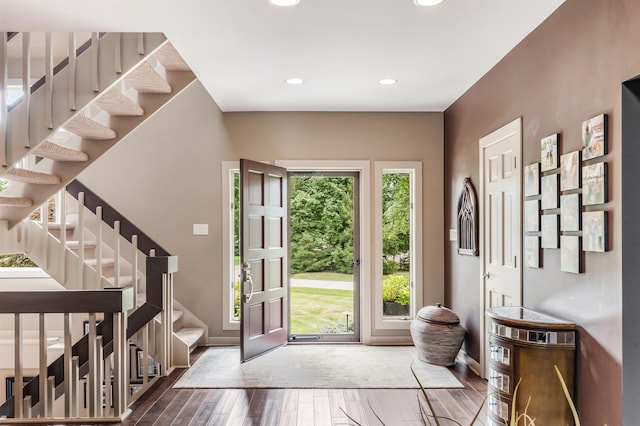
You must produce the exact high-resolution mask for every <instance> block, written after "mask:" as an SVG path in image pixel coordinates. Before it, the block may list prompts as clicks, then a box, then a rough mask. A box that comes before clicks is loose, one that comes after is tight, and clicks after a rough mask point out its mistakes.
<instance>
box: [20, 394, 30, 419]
mask: <svg viewBox="0 0 640 426" xmlns="http://www.w3.org/2000/svg"><path fill="white" fill-rule="evenodd" d="M22 414H23V417H24V418H27V419H30V418H32V417H33V415H32V414H31V395H27V396H25V397H24V399H23V400H22Z"/></svg>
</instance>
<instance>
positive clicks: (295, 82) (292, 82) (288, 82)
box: [284, 78, 304, 86]
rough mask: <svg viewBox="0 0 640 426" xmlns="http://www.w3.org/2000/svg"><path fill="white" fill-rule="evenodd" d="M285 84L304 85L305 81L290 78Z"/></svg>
mask: <svg viewBox="0 0 640 426" xmlns="http://www.w3.org/2000/svg"><path fill="white" fill-rule="evenodd" d="M284 82H285V83H287V84H291V85H294V86H295V85H298V84H302V83H304V80H303V79H301V78H288V79H286V80H285V81H284Z"/></svg>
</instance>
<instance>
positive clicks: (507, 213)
mask: <svg viewBox="0 0 640 426" xmlns="http://www.w3.org/2000/svg"><path fill="white" fill-rule="evenodd" d="M521 141H522V130H521V120H520V119H518V120H515V121H514V122H512V123H510V124H508V125H506V126H504V127H503V128H501V129H499V130H497V131H495V132H494V133H492V134H490V135H488V136H486V137H484V138H482V139H481V140H480V161H481V170H482V173H483V176H481V179H482V184H481V187H482V191H481V197H483V198H482V199H483V201H484V202H483V203H482V206H481V208H482V209H483V212H482V217H483V224H482V225H481V226H482V227H483V242H482V246H481V247H483V249H484V250H483V251H484V253H483V254H482V256H483V260H482V272H483V290H482V291H483V297H482V304H483V305H482V306H481V308H482V312H483V313H484V311H485V310H486V309H488V308H491V307H496V306H511V305H514V304H516V305H521V304H522V270H521V265H520V264H521V261H520V257H521V253H522V248H521V234H522V229H521V207H520V206H521V201H520V200H521V190H520V188H521V175H520V165H519V163H518V161H519V158H520V152H521V144H522V142H521ZM484 323H485V318H484V314H483V316H482V324H483V330H484V331H483V335H482V340H481V346H482V348H483V349H482V353H481V365H482V367H484V364H485V363H486V362H487V360H488V359H489V358H488V356H487V353H486V350H487V349H488V348H489V344H488V340H487V339H488V335H487V333H486V329H485V327H484ZM484 371H486V369H485V370H484Z"/></svg>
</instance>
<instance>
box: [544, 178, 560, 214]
mask: <svg viewBox="0 0 640 426" xmlns="http://www.w3.org/2000/svg"><path fill="white" fill-rule="evenodd" d="M557 208H558V175H557V174H555V175H549V176H543V177H542V210H547V209H557Z"/></svg>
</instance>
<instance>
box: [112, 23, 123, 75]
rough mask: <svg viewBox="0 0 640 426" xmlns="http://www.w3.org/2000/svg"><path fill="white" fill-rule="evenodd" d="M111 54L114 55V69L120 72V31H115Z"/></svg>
mask: <svg viewBox="0 0 640 426" xmlns="http://www.w3.org/2000/svg"><path fill="white" fill-rule="evenodd" d="M115 38H116V40H115V44H114V49H113V54H114V55H115V58H114V62H115V71H116V73H118V74H120V73H121V72H122V33H116V37H115Z"/></svg>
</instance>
